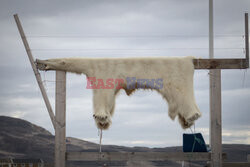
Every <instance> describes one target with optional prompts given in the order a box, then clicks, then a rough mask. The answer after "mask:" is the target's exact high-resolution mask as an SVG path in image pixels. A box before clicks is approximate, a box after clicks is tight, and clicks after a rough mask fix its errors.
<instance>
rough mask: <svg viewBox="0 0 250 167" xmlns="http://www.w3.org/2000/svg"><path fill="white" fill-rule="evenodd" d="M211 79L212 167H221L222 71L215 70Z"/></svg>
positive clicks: (212, 71) (210, 75) (210, 131)
mask: <svg viewBox="0 0 250 167" xmlns="http://www.w3.org/2000/svg"><path fill="white" fill-rule="evenodd" d="M209 77H210V123H209V125H210V128H209V137H210V147H211V152H212V154H211V158H212V161H211V165H212V166H213V167H219V166H221V163H222V131H221V129H222V127H221V126H222V125H221V70H220V69H213V70H210V72H209Z"/></svg>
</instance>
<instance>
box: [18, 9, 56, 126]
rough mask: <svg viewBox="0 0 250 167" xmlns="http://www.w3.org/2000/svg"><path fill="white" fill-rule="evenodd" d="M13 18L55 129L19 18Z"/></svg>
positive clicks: (53, 117)
mask: <svg viewBox="0 0 250 167" xmlns="http://www.w3.org/2000/svg"><path fill="white" fill-rule="evenodd" d="M14 18H15V21H16V24H17V28H18V31H19V34H20V36H21V38H22V41H23V45H24V47H25V50H26V52H27V55H28V57H29V61H30V64H31V66H32V69H33V71H34V74H35V76H36V81H37V83H38V86H39V88H40V90H41V93H42V96H43V99H44V102H45V105H46V107H47V110H48V112H49V116H50V119H51V121H52V124H53V126H54V129H55V115H54V113H53V110H52V108H51V105H50V102H49V98H48V96H47V93H46V91H45V89H44V86H43V83H42V79H41V76H40V73H39V72H38V70H37V68H36V65H35V62H34V59H33V56H32V53H31V50H30V47H29V43H28V41H27V39H26V36H25V34H24V31H23V27H22V25H21V22H20V20H19V18H18V15H17V14H15V15H14Z"/></svg>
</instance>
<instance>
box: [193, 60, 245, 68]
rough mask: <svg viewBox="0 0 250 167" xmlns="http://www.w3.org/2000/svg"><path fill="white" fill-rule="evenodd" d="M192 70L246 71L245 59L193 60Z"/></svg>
mask: <svg viewBox="0 0 250 167" xmlns="http://www.w3.org/2000/svg"><path fill="white" fill-rule="evenodd" d="M193 63H194V68H195V69H197V70H199V69H246V68H248V66H247V62H246V59H194V60H193Z"/></svg>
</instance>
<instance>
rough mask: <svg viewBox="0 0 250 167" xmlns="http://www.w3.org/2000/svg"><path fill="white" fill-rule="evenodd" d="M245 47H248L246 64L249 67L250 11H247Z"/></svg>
mask: <svg viewBox="0 0 250 167" xmlns="http://www.w3.org/2000/svg"><path fill="white" fill-rule="evenodd" d="M245 49H246V65H247V67H249V34H248V13H245Z"/></svg>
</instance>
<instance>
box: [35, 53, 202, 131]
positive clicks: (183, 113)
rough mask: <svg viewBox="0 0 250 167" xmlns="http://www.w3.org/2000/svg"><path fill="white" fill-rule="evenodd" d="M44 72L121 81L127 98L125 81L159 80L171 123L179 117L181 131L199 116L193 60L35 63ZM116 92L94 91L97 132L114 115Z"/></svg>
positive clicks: (72, 60) (58, 60) (145, 59)
mask: <svg viewBox="0 0 250 167" xmlns="http://www.w3.org/2000/svg"><path fill="white" fill-rule="evenodd" d="M37 63H38V64H40V65H43V66H44V69H45V70H61V71H67V72H73V73H77V74H85V75H86V76H87V77H96V79H103V80H106V79H108V78H114V79H116V78H119V79H124V81H125V83H123V84H122V89H124V90H125V91H126V93H127V95H130V94H131V93H132V92H133V91H134V90H135V89H137V87H135V89H128V87H127V81H126V78H127V77H136V78H138V79H140V78H145V79H147V78H148V79H157V78H161V79H162V84H163V86H162V88H160V89H155V90H156V91H158V92H159V93H160V94H161V95H162V97H163V98H164V99H165V100H166V101H167V102H168V114H169V116H170V118H171V119H172V120H174V119H175V117H176V116H178V119H179V122H180V124H181V126H182V128H184V129H185V128H188V127H190V126H191V125H193V123H194V121H195V120H196V119H198V118H199V117H200V116H201V113H200V111H199V109H198V107H197V105H196V102H195V98H194V90H193V74H194V65H193V57H174V58H166V57H156V58H149V57H143V58H59V59H49V60H37ZM151 89H153V88H151ZM118 91H119V89H115V88H114V89H93V104H94V115H93V116H94V118H95V121H96V125H97V127H98V128H100V129H108V128H109V126H110V125H111V116H112V115H113V114H114V108H115V97H116V94H117V93H118Z"/></svg>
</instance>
